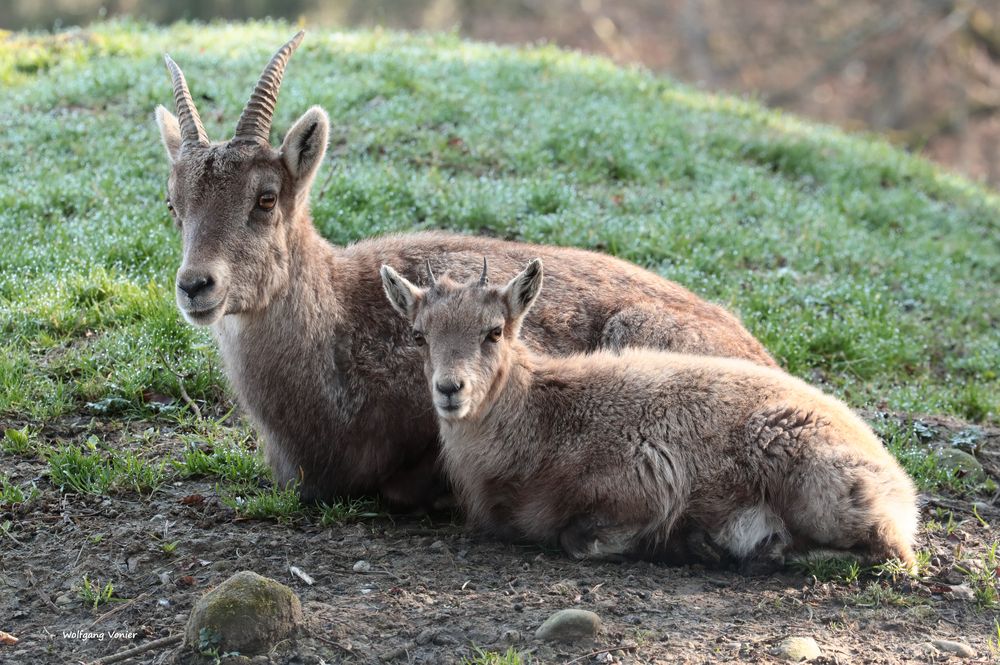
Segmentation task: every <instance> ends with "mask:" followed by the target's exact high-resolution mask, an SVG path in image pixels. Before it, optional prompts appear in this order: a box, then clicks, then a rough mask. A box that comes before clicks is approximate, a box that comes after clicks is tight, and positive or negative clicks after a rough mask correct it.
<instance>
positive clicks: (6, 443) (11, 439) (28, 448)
mask: <svg viewBox="0 0 1000 665" xmlns="http://www.w3.org/2000/svg"><path fill="white" fill-rule="evenodd" d="M0 450H3V452H5V453H9V454H11V455H29V454H32V453H33V452H34V451H35V443H34V441H33V436H32V433H31V431H30V430H29V429H28V428H27V427H23V428H21V429H13V428H11V429H7V430H6V431H4V433H3V440H2V441H0Z"/></svg>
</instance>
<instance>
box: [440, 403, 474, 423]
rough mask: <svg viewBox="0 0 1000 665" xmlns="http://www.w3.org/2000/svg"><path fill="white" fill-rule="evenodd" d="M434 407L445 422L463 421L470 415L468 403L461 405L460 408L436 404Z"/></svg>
mask: <svg viewBox="0 0 1000 665" xmlns="http://www.w3.org/2000/svg"><path fill="white" fill-rule="evenodd" d="M434 407H435V409H437V412H438V415H439V416H441V417H442V418H443V419H444V420H461V419H462V418H464V417H465V416H467V415H469V403H468V402H465V403H463V404H461V405H460V406H459V407H458V408H454V407H452V408H448V407H444V406H441V405H439V404H435V405H434Z"/></svg>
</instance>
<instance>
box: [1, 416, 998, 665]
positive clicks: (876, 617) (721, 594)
mask: <svg viewBox="0 0 1000 665" xmlns="http://www.w3.org/2000/svg"><path fill="white" fill-rule="evenodd" d="M80 422H82V421H79V422H77V423H76V424H74V423H72V422H70V423H68V424H67V423H62V424H60V425H59V426H57V427H55V428H53V429H52V430H51V431H46V432H43V434H42V438H43V439H45V440H48V441H49V442H50V443H54V442H55V441H57V440H58V441H72V440H76V439H79V438H80V437H82V436H83V434H81V433H80V427H81V425H80ZM148 425H149V423H130V424H126V425H122V424H117V423H107V424H102V425H101V426H102V427H104V428H105V429H106V435H107V438H108V439H110V440H122V441H126V440H131V437H127V436H124V435H123V433H127V432H130V431H131V432H135V431H141V430H142V429H143V428H144V427H145V426H148ZM91 427H92V426H91ZM116 433H117V434H118V435H119V436H118V438H117V439H116V438H115V436H116ZM988 433H989V434H990V436H991V437H993V438H987V439H983V441H986V442H992V443H990V444H989V445H988V446H985V447H983V448H982V449H981V450H979V451H977V455H978V456H979V457H980V458H981V459H982V460H983V461H984V462H986V461H987V459H991V458H990V455H995V454H996V453H1000V446H998V445H997V442H998V441H1000V438H998V437H996V436H995V435H996V433H997V432H996V431H994V430H988ZM123 445H124V444H123ZM129 445H131V444H129ZM177 446H178V444H177V441H176V440H175V439H174V438H173V437H172V435H171V433H170V432H169V431H165V430H163V429H161V430H160V433H159V435H158V439H157V440H156V441H155V442H154V443H153V448H154V451H152V452H153V454H155V455H156V456H158V457H164V456H167V455H169V454H171V453H173V454H174V455H176V454H177V450H176V448H177ZM145 452H151V451H149V450H147V451H145ZM994 459H995V458H994ZM0 464H2V465H3V467H4V469H5V472H6V473H7V474H8V476H9V477H10V478H11V479H12V480H13V481H15V482H18V483H20V484H22V485H23V484H26V483H29V482H30V481H32V480H34V481H35V483H36V484H37V486H38V488H39V490H40V492H41V493H40V496H39V497H37V498H36V499H35V500H34V501H32V502H30V503H28V504H27V505H26V506H14V507H5V508H2V509H0V524H5V523H7V522H9V523H10V524H9V525H8V526H7V527H5V530H4V531H3V532H0V590H2V593H0V630H4V631H7V632H9V633H11V634H13V635H14V636H16V637H17V638H19V639H20V642H19V643H18V644H16V645H12V646H0V661H2V662H4V663H70V662H72V663H76V662H84V663H89V662H92V661H94V660H96V659H98V658H101V657H106V656H109V655H112V654H116V653H119V652H122V651H125V650H126V649H129V648H132V647H135V646H138V645H141V644H143V643H146V642H148V641H152V640H156V639H158V638H163V637H165V636H170V635H177V634H180V633H182V632H183V626H184V622H185V621H186V619H187V616H188V613H189V611H190V609H191V607H192V605H193V604H194V602H195V601H196V600H197V598H198V597H200V596H201V595H202V594H203V593H204V592H205V591H207V590H208V589H210V588H212V587H213V586H214V585H216V584H218V583H219V582H221V581H222V580H224V579H226V578H227V577H229V576H230V575H231V574H233V573H235V572H237V571H240V570H253V571H255V572H257V573H259V574H261V575H265V576H268V577H271V578H274V579H276V580H279V581H281V582H283V583H285V584H287V585H289V586H291V587H292V588H293V589H295V590H296V592H297V593H298V594H299V595H300V597H301V599H302V601H303V604H304V608H305V613H306V625H307V629H306V631H305V634H303V635H301V636H300V637H299V638H297V639H296V640H293V641H290V642H286V643H283V644H281V645H279V646H278V648H277V649H275V651H274V652H273V653H272V654H270V655H269V656H261V657H257V658H256V659H255V660H252V661H251V660H247V659H244V660H243V661H242V662H260V663H265V662H268V663H315V664H318V663H322V662H326V663H381V662H398V663H453V662H455V663H460V662H463V659H465V658H469V657H471V656H473V654H474V648H475V647H479V648H482V649H487V650H492V651H499V652H503V651H505V650H506V649H507V648H508V647H509V646H513V647H514V648H516V649H517V650H519V651H520V652H522V654H523V655H524V656H525V661H526V662H527V661H528V658H529V657H530V659H531V660H530V662H534V663H566V662H580V663H657V662H662V663H667V662H670V663H675V662H677V663H701V662H771V661H775V660H776V656H775V655H773V650H774V649H775V647H776V646H777V645H778V643H780V642H781V641H782V640H783V639H784V638H786V637H788V636H809V637H813V638H814V639H815V640H816V642H817V643H818V644H819V646H820V648H821V650H822V653H823V656H822V657H821V658H820V659H819V660H818V661H813V662H822V663H848V662H853V663H909V662H944V661H947V660H949V659H953V660H954V659H957V656H954V655H950V654H948V653H947V652H944V651H941V650H940V649H938V648H936V647H934V646H932V645H931V644H930V642H931V641H932V640H953V641H961V642H965V643H966V644H968V645H970V646H971V647H972V648H973V649H974V650H975V651H976V653H977V656H976V657H975V658H972V659H968V660H967V661H966V662H984V663H985V662H995V660H996V658H997V657H998V652H997V651H996V650H995V649H996V646H995V641H996V638H997V628H996V626H995V621H996V620H997V614H996V609H995V607H994V608H992V609H991V608H988V607H983V606H982V604H981V603H977V601H976V600H975V599H974V598H969V597H967V596H966V595H965V593H964V591H963V588H962V587H966V588H969V577H968V575H967V574H966V573H964V572H962V569H966V570H967V569H969V568H970V567H971V568H974V569H976V567H977V566H978V569H977V570H979V571H980V572H982V573H986V574H989V573H991V572H992V574H994V575H995V574H996V571H995V570H994V571H987V570H984V569H983V566H984V565H985V563H984V562H986V561H988V560H989V559H988V548H989V547H990V546H992V545H993V544H994V543H995V542H996V540H997V534H996V529H995V527H994V526H992V525H993V524H994V523H1000V509H997V507H996V504H995V503H994V502H991V501H990V498H989V497H986V498H983V497H979V498H978V499H977V500H976V501H977V503H976V512H977V513H978V514H979V518H982V519H979V518H977V517H976V516H975V515H973V513H972V509H973V508H972V506H973V503H972V500H971V499H968V498H963V497H939V496H927V495H925V496H923V497H922V498H923V499H924V500H925V504H924V507H923V514H924V519H925V521H931V520H933V521H934V522H936V523H937V524H939V525H940V528H933V529H924V530H922V533H921V536H920V541H919V544H918V547H919V548H920V549H923V550H927V551H929V553H930V557H931V564H930V566H929V567H928V569H927V571H926V575H925V577H924V578H922V579H920V580H911V579H907V578H903V577H897V578H896V579H892V577H891V576H890V575H887V574H883V575H881V576H875V575H873V574H866V575H862V577H861V578H860V579H859V580H856V581H852V582H845V581H837V582H822V581H819V580H817V579H815V578H813V577H810V576H809V575H808V574H807V573H806V572H804V571H802V570H799V569H789V570H787V571H785V572H783V573H782V574H780V575H775V576H771V577H762V578H748V577H743V576H740V575H738V574H736V573H734V572H731V571H720V570H706V569H704V568H701V567H698V566H689V567H666V566H659V565H654V564H649V563H645V562H631V563H620V564H618V563H601V564H597V563H577V562H573V561H570V560H568V559H566V558H565V557H564V556H562V555H561V553H559V552H555V551H546V550H542V549H539V548H535V547H523V546H513V545H508V544H503V543H496V542H490V541H486V540H482V539H477V538H473V537H470V536H469V535H468V534H466V533H465V532H464V531H463V529H462V527H461V525H460V522H459V519H458V518H457V516H451V515H436V516H415V515H410V516H393V517H391V518H389V517H379V518H368V519H363V520H361V521H358V522H354V523H347V524H340V525H334V526H328V527H324V526H321V525H319V523H318V521H317V520H315V519H312V518H310V517H303V518H302V519H301V520H298V521H297V522H296V523H293V524H279V523H275V522H268V521H256V520H245V519H241V518H240V517H239V516H238V515H237V514H236V513H234V511H233V510H232V509H230V508H229V507H227V506H226V505H224V504H223V503H222V501H221V500H220V495H219V491H220V488H219V487H218V485H217V484H216V481H214V480H177V479H174V480H171V481H169V482H168V483H166V484H165V485H164V486H163V487H161V488H160V489H159V490H158V491H157V492H155V493H154V494H153V495H152V496H151V497H141V496H138V495H135V494H128V493H124V494H116V495H114V496H111V497H101V496H89V495H77V494H63V493H61V492H60V491H59V490H58V489H57V488H55V487H53V486H52V485H51V484H50V483H49V482H48V480H47V478H46V476H45V471H46V465H45V463H44V462H43V461H41V460H40V459H37V458H25V457H19V456H14V455H10V454H3V455H2V456H0ZM994 469H995V467H994ZM165 543H167V544H169V543H176V547H175V548H174V549H172V551H170V552H166V551H165V550H164V544H165ZM359 561H363V562H367V565H364V564H360V565H359V564H358V562H359ZM291 566H295V567H297V568H299V569H301V570H302V571H305V572H306V573H307V574H308V575H309V576H311V577H312V578H313V579H314V580H315V583H314V584H313V585H311V586H309V585H307V584H306V583H305V582H303V581H302V580H301V579H300V578H299V577H297V576H295V575H293V574H292V573H290V572H289V569H290V567H291ZM85 575H86V576H87V578H88V579H89V580H91V581H94V582H96V584H97V585H98V586H100V587H101V588H103V587H104V586H105V585H106V583H108V582H110V583H111V584H112V585H113V596H114V597H115V598H116V599H117V600H112V601H111V602H109V603H105V604H101V605H99V606H98V607H96V608H95V607H94V606H93V604H91V603H86V602H84V600H83V599H82V598H81V597H80V594H79V592H78V591H77V590H76V589H77V587H78V586H79V584H80V582H81V580H82V579H83V577H84V576H85ZM956 588H957V589H958V590H957V591H956ZM570 607H578V608H582V609H589V610H592V611H594V612H596V613H597V614H598V615H600V617H601V618H602V620H603V629H602V631H601V633H600V634H599V636H598V639H597V640H596V641H594V642H593V643H582V644H580V643H578V644H547V643H540V642H536V641H535V640H534V631H535V630H536V629H537V628H538V626H539V625H541V623H542V622H543V621H544V620H545V619H546V618H547V617H548V616H549V615H550V614H551V613H553V612H554V611H556V610H559V609H564V608H570ZM115 631H117V632H118V633H120V634H119V635H113V634H112V633H113V632H115ZM88 634H89V635H88ZM991 637H992V640H993V641H992V643H991V640H990V638H991ZM991 649H992V650H991ZM597 652H601V653H597ZM588 654H595V655H588ZM574 658H579V660H576V661H574V660H573V659H574ZM123 662H132V663H138V662H142V663H168V662H185V663H186V662H192V663H193V662H210V661H206V660H200V657H199V658H195V657H194V656H192V655H190V654H189V653H188V652H186V651H184V650H182V649H179V648H164V649H162V650H159V651H150V652H147V653H145V654H142V655H140V656H137V657H136V658H134V659H131V660H128V661H123ZM222 662H241V661H240V660H239V659H235V658H223V661H222Z"/></svg>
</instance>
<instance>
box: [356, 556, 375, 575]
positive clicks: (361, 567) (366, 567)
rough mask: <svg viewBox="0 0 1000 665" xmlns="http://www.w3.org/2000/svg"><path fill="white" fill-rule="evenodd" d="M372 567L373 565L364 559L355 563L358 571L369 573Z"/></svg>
mask: <svg viewBox="0 0 1000 665" xmlns="http://www.w3.org/2000/svg"><path fill="white" fill-rule="evenodd" d="M371 569H372V565H371V564H370V563H368V562H367V561H365V560H364V559H362V560H361V561H358V562H357V563H355V564H354V572H356V573H367V572H368V571H370V570H371Z"/></svg>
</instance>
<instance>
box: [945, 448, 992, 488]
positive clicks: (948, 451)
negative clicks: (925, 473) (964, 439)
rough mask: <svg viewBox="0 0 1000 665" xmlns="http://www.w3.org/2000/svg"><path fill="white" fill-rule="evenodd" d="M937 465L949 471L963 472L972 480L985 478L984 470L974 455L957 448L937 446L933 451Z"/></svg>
mask: <svg viewBox="0 0 1000 665" xmlns="http://www.w3.org/2000/svg"><path fill="white" fill-rule="evenodd" d="M934 457H936V458H937V462H938V466H940V467H942V468H944V469H948V470H949V471H957V472H964V473H965V474H966V475H968V476H969V477H970V478H971V479H973V480H985V479H986V472H985V471H983V465H982V464H980V463H979V460H977V459H976V458H975V456H973V455H970V454H969V453H967V452H965V451H964V450H959V449H958V448H939V449H938V450H936V451H935V452H934Z"/></svg>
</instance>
